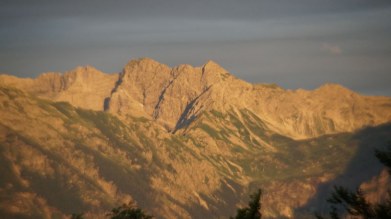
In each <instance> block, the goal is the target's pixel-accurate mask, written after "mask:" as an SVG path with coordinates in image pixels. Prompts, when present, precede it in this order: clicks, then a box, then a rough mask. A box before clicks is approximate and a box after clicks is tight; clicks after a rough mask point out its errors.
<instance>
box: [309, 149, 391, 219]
mask: <svg viewBox="0 0 391 219" xmlns="http://www.w3.org/2000/svg"><path fill="white" fill-rule="evenodd" d="M375 156H376V157H377V158H378V159H379V161H380V162H381V163H382V164H383V165H385V166H386V167H387V169H388V173H389V174H391V145H389V146H388V149H387V150H384V151H381V150H375ZM327 202H329V203H330V204H332V206H331V211H330V213H329V215H330V218H332V219H340V216H339V215H340V214H339V213H338V211H339V210H343V211H345V212H346V213H347V214H348V215H351V216H358V217H359V218H363V219H391V191H389V192H388V196H387V198H386V199H385V200H384V201H383V202H381V203H375V204H371V203H369V202H368V201H367V200H366V199H365V195H364V193H363V191H362V190H361V189H360V188H358V189H357V190H356V191H355V192H352V191H350V190H348V189H347V188H345V187H342V186H334V191H333V193H332V194H331V197H330V198H329V199H328V200H327ZM315 216H316V218H317V219H324V217H323V216H321V215H320V214H318V213H316V214H315Z"/></svg>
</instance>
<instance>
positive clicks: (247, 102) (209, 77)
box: [1, 58, 391, 139]
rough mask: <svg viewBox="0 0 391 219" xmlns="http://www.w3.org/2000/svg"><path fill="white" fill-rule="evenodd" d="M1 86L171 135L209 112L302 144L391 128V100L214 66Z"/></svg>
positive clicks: (93, 73)
mask: <svg viewBox="0 0 391 219" xmlns="http://www.w3.org/2000/svg"><path fill="white" fill-rule="evenodd" d="M1 81H2V82H1V83H3V84H8V85H11V86H15V87H17V88H20V89H22V90H25V91H28V92H32V93H34V94H37V95H39V96H40V97H45V98H49V99H52V100H55V101H67V102H70V103H71V104H72V105H74V106H77V107H82V108H86V109H93V110H108V111H109V112H111V113H113V114H117V115H119V116H121V117H123V118H126V117H127V116H131V117H141V116H142V117H146V118H151V119H154V120H156V121H157V122H158V123H160V124H161V125H163V126H164V127H165V128H166V129H167V130H168V131H174V132H175V131H183V128H184V127H187V126H188V125H189V124H191V123H192V121H194V120H196V119H197V118H198V116H199V115H200V114H201V113H202V112H204V111H209V110H212V109H213V110H217V111H220V112H226V111H228V110H232V109H233V110H241V109H247V110H250V111H252V112H253V113H254V114H256V115H257V116H258V117H259V118H261V119H262V120H263V121H264V122H265V123H266V124H267V125H268V126H269V129H271V130H273V131H275V132H277V133H280V134H282V135H285V136H289V137H292V138H295V139H305V138H310V137H316V136H320V135H323V134H331V133H339V132H350V131H354V130H357V129H360V128H362V127H365V126H370V125H378V124H382V123H385V122H388V121H391V99H390V98H388V97H367V96H361V95H359V94H357V93H354V92H353V91H351V90H348V89H346V88H344V87H342V86H340V85H336V84H326V85H324V86H322V87H320V88H318V89H316V90H313V91H307V90H302V89H299V90H294V91H292V90H284V89H282V88H280V87H278V86H273V85H260V84H250V83H247V82H244V81H242V80H239V79H237V78H235V77H234V76H232V75H231V74H229V73H228V72H227V71H226V70H225V69H223V68H222V67H221V66H219V65H218V64H216V63H214V62H213V61H209V62H207V63H206V64H205V65H203V66H202V67H192V66H190V65H180V66H177V67H174V68H170V67H168V66H166V65H164V64H160V63H158V62H156V61H154V60H152V59H149V58H143V59H139V60H133V61H130V62H129V63H128V64H127V65H126V66H125V67H124V69H123V71H122V72H121V73H120V74H104V73H102V72H100V71H98V70H96V69H95V68H93V67H89V66H87V67H78V68H76V69H74V70H72V71H70V72H67V73H65V74H63V75H61V74H59V73H46V74H43V75H41V76H39V77H38V78H36V79H19V78H15V77H12V76H6V75H2V76H1Z"/></svg>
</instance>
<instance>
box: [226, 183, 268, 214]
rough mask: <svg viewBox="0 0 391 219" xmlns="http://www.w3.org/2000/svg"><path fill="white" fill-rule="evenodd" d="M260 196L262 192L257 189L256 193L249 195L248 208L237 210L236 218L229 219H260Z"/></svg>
mask: <svg viewBox="0 0 391 219" xmlns="http://www.w3.org/2000/svg"><path fill="white" fill-rule="evenodd" d="M261 196H262V190H261V189H258V191H257V192H255V193H254V194H252V195H250V202H249V203H248V207H245V208H239V209H238V210H237V213H236V217H234V218H233V217H231V219H261V218H262V214H261V202H260V200H261Z"/></svg>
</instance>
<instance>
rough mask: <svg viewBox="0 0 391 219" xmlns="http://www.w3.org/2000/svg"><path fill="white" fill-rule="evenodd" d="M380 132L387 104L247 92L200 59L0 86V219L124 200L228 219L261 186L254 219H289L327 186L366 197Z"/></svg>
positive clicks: (352, 96)
mask: <svg viewBox="0 0 391 219" xmlns="http://www.w3.org/2000/svg"><path fill="white" fill-rule="evenodd" d="M390 121H391V99H390V98H389V97H369V96H362V95H359V94H357V93H355V92H353V91H351V90H348V89H346V88H344V87H342V86H340V85H336V84H326V85H324V86H321V87H320V88H318V89H316V90H312V91H309V90H302V89H298V90H285V89H283V88H281V87H279V86H277V85H271V84H251V83H247V82H245V81H242V80H240V79H238V78H236V77H235V76H233V75H231V74H230V73H228V72H227V71H226V70H225V69H224V68H222V67H221V66H219V65H218V64H217V63H215V62H213V61H208V62H207V63H205V64H204V65H203V66H201V67H193V66H190V65H179V66H176V67H169V66H167V65H164V64H161V63H158V62H156V61H154V60H152V59H149V58H142V59H138V60H133V61H130V62H129V63H128V64H127V65H126V66H125V67H124V69H123V70H122V72H120V73H115V74H106V73H103V72H101V71H99V70H97V69H95V68H93V67H91V66H86V67H77V68H75V69H74V70H71V71H69V72H65V73H45V74H42V75H41V76H39V77H38V78H35V79H23V78H16V77H13V76H9V75H0V149H1V150H0V156H1V159H0V161H1V162H2V163H1V165H0V166H1V167H0V168H1V173H4V174H2V178H0V197H7V198H0V215H5V216H6V217H10V218H13V217H16V216H19V217H28V216H30V217H34V218H50V217H57V216H58V217H62V216H63V217H65V216H66V215H69V214H71V213H77V212H86V215H88V216H90V217H91V218H94V217H98V216H102V215H104V214H105V210H109V209H111V208H112V207H114V206H118V205H119V204H121V203H123V202H128V201H129V200H133V201H135V202H137V204H138V205H139V206H140V207H142V208H145V209H146V210H147V211H149V212H151V213H153V214H154V215H156V216H158V217H159V218H201V217H204V218H217V217H228V216H230V215H233V214H234V213H235V209H236V208H237V207H238V206H240V205H243V204H246V203H247V200H248V194H249V193H251V192H252V191H254V190H255V189H257V188H259V187H262V188H263V189H264V193H265V195H264V198H263V211H264V213H263V215H264V217H265V218H268V217H269V218H270V217H271V218H273V217H288V218H294V217H296V218H302V217H301V216H302V215H305V214H308V212H310V211H311V210H313V209H318V208H321V207H322V206H324V203H323V202H322V200H323V199H324V200H325V199H326V198H327V197H324V198H322V197H323V196H322V195H327V194H328V193H327V192H328V190H327V189H330V188H331V187H332V186H331V185H332V184H335V183H341V182H348V184H349V186H353V187H354V186H358V185H360V184H361V183H363V182H366V183H364V184H362V187H363V188H366V189H367V190H368V191H369V190H370V191H372V193H371V194H372V195H371V196H370V198H371V200H372V199H374V200H375V199H376V198H380V195H379V193H381V191H383V190H384V189H383V190H381V189H374V188H375V187H377V185H379V187H381V188H384V187H385V186H384V185H385V184H387V183H384V182H385V181H387V182H388V180H389V179H388V178H387V175H385V174H386V173H382V174H380V171H381V165H380V164H379V163H378V162H377V160H376V158H374V156H373V149H374V148H376V147H379V146H384V145H385V144H386V142H387V141H390V140H391V126H390V125H389V122H390ZM363 163H364V164H365V167H364V166H362V165H363ZM379 174H380V175H379ZM59 191H60V192H59ZM10 197H11V198H10ZM298 215H300V216H298Z"/></svg>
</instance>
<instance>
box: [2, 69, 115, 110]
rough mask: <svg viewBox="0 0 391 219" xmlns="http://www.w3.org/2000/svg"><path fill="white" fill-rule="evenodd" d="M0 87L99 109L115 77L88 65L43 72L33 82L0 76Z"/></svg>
mask: <svg viewBox="0 0 391 219" xmlns="http://www.w3.org/2000/svg"><path fill="white" fill-rule="evenodd" d="M0 79H1V82H0V84H2V85H7V86H13V87H16V88H18V89H21V90H24V91H27V92H30V93H32V94H34V95H37V96H39V97H41V98H47V99H51V100H54V101H66V102H69V103H71V104H72V105H74V106H77V107H82V108H85V109H92V110H103V109H104V102H105V101H104V100H105V99H106V98H108V97H109V96H110V94H111V91H112V89H113V88H114V86H115V83H116V81H117V80H118V74H105V73H103V72H101V71H99V70H97V69H95V68H93V67H91V66H85V67H77V68H75V69H73V70H71V71H69V72H66V73H64V74H60V73H44V74H42V75H40V76H39V77H38V78H36V79H29V78H28V79H24V78H16V77H13V76H8V75H0Z"/></svg>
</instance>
